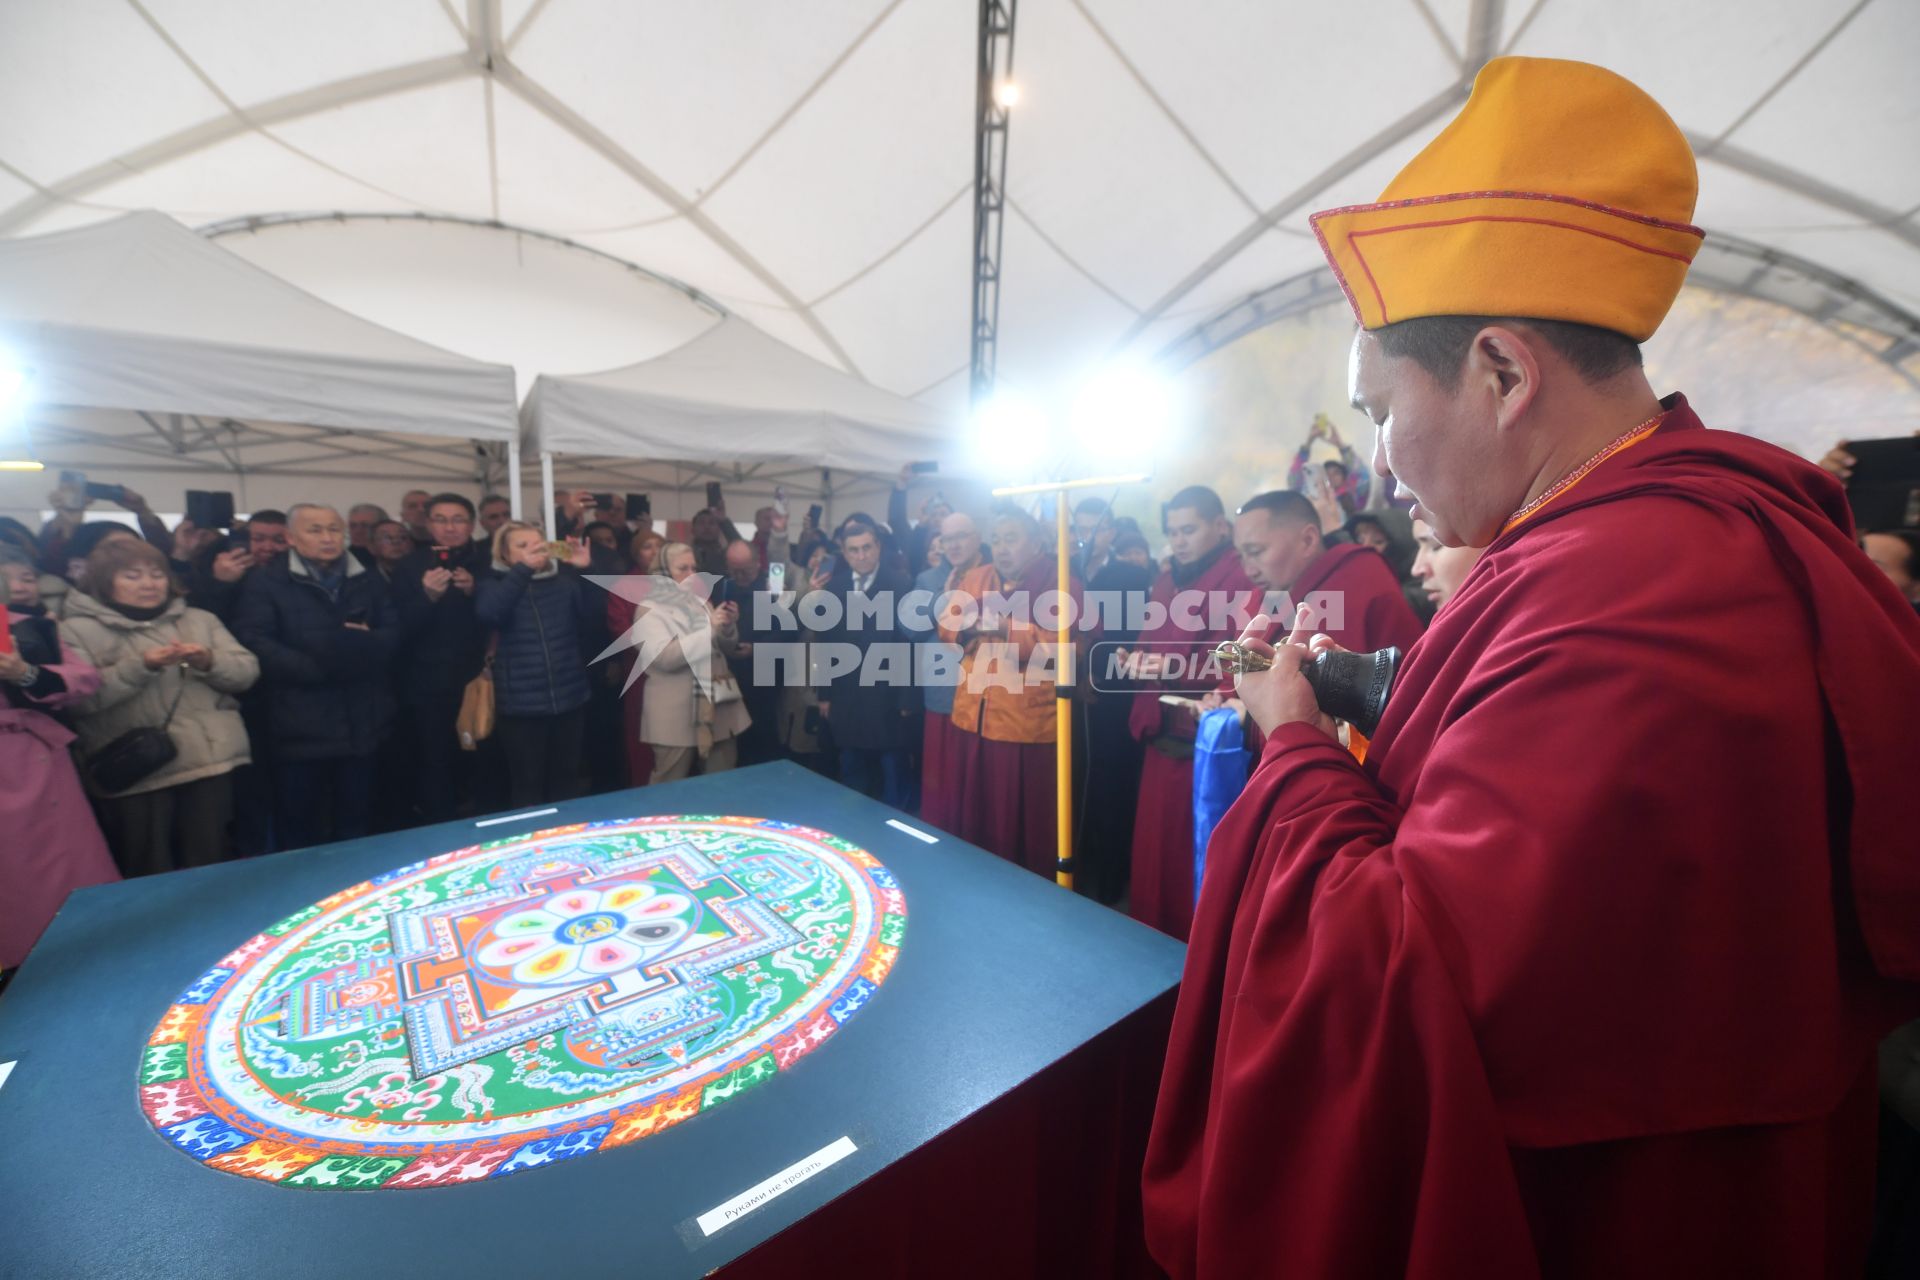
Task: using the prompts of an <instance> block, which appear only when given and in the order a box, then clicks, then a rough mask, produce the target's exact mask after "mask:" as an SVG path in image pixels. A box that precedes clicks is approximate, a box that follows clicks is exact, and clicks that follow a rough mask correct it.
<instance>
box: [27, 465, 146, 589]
mask: <svg viewBox="0 0 1920 1280" xmlns="http://www.w3.org/2000/svg"><path fill="white" fill-rule="evenodd" d="M98 501H106V502H112V503H115V504H116V505H118V506H119V507H120V508H122V509H123V510H126V511H130V512H132V513H133V517H134V519H135V521H136V522H138V524H139V526H140V536H141V537H143V538H145V539H146V540H147V541H148V542H150V543H152V544H153V545H154V546H156V547H158V548H160V550H161V551H163V552H165V551H171V550H172V549H173V534H172V532H171V531H170V530H168V528H167V526H166V524H165V522H164V521H162V520H161V519H160V517H159V516H157V515H155V514H154V513H153V508H151V507H149V506H148V505H147V500H146V499H145V498H144V497H142V496H141V495H140V494H138V493H135V492H134V491H133V490H132V489H129V488H128V487H127V486H125V485H123V484H93V483H89V482H88V480H87V478H86V476H84V475H82V474H81V473H80V472H78V471H62V472H61V473H60V484H59V486H58V487H57V488H55V489H54V490H53V492H51V493H49V494H48V495H47V505H48V506H50V507H52V508H53V518H52V519H51V520H48V521H47V523H46V524H45V525H43V526H42V527H41V529H40V553H41V558H40V567H41V568H42V569H45V570H47V571H49V572H52V573H59V574H65V573H66V572H67V569H68V561H69V560H70V559H72V558H74V557H75V556H76V554H77V556H78V558H80V559H85V558H86V556H87V555H88V554H89V553H91V552H92V550H93V548H92V546H88V547H87V548H86V549H85V550H82V551H79V552H78V553H76V552H74V551H73V550H71V549H69V548H68V546H67V542H68V540H69V539H71V538H72V537H73V535H74V534H76V533H78V532H79V531H80V529H81V526H82V525H84V524H85V523H86V519H87V508H88V507H90V506H92V505H93V504H94V503H95V502H98Z"/></svg>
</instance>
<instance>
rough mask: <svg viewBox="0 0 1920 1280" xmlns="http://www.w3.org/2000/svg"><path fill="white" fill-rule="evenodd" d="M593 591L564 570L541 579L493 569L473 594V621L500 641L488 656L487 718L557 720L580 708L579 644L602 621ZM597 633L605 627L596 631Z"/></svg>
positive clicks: (527, 572)
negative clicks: (494, 715) (490, 664)
mask: <svg viewBox="0 0 1920 1280" xmlns="http://www.w3.org/2000/svg"><path fill="white" fill-rule="evenodd" d="M606 607H607V606H606V601H605V600H604V599H603V598H602V597H601V593H600V589H599V588H598V587H596V586H594V585H593V584H592V583H590V582H588V581H586V580H585V579H584V578H582V577H581V576H580V575H579V573H577V572H575V571H574V569H573V568H572V567H571V566H568V565H561V566H559V568H558V570H557V571H555V572H550V573H548V574H547V575H546V576H545V577H535V576H534V572H533V570H531V569H529V568H528V567H527V566H526V565H523V564H517V565H515V566H513V568H511V569H509V568H507V567H506V566H505V565H502V564H501V563H500V562H499V561H498V560H496V561H494V573H493V574H492V575H491V576H490V577H488V578H486V579H485V580H484V581H482V582H481V583H479V585H478V586H477V587H476V588H475V590H474V593H473V612H474V616H475V617H477V618H478V619H479V620H480V624H481V625H482V626H484V627H487V628H488V629H490V630H493V631H497V632H499V634H500V644H499V647H498V649H496V650H495V652H494V655H493V702H494V710H495V711H497V712H498V713H499V714H501V715H503V716H557V715H560V714H562V713H563V712H567V711H572V710H573V709H575V708H576V707H582V706H585V705H586V703H587V699H588V698H589V697H590V696H591V693H592V690H591V689H590V688H589V687H588V684H587V663H586V659H584V658H583V657H581V654H580V636H581V633H582V632H583V631H584V630H585V629H586V627H587V626H588V624H590V623H598V622H599V620H600V619H601V618H602V617H604V615H605V611H606ZM600 625H603V626H604V625H605V624H604V623H600Z"/></svg>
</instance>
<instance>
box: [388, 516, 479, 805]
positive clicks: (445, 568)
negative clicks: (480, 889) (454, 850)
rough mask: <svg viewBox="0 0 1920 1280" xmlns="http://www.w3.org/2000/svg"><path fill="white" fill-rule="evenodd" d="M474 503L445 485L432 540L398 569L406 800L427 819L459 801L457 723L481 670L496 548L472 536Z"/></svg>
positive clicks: (432, 521) (432, 519)
mask: <svg viewBox="0 0 1920 1280" xmlns="http://www.w3.org/2000/svg"><path fill="white" fill-rule="evenodd" d="M473 519H474V515H473V503H471V502H469V501H468V500H467V499H465V498H463V497H461V496H460V495H459V494H457V493H442V494H439V495H437V496H435V497H434V498H433V500H432V501H431V502H429V503H428V504H427V531H428V532H429V533H430V534H431V535H432V537H433V545H432V546H430V547H425V548H422V549H421V550H418V551H416V552H414V553H413V554H412V555H410V556H408V557H407V558H406V559H405V560H402V561H401V562H400V564H399V567H397V568H396V569H395V570H394V571H393V583H392V591H393V603H394V610H395V612H396V613H397V614H398V615H399V618H400V637H401V638H400V652H399V660H398V661H397V662H396V663H395V664H394V675H395V677H396V680H395V687H396V688H397V690H398V692H399V700H400V727H401V734H400V736H401V737H402V738H403V739H404V748H405V750H404V754H403V757H402V759H401V764H400V767H401V772H402V773H403V774H410V775H411V776H410V777H407V778H403V779H401V780H402V781H406V782H410V783H411V786H410V787H409V788H408V790H409V792H410V794H407V795H406V800H407V801H409V802H410V803H411V806H412V807H413V808H414V809H415V810H416V811H417V813H416V816H417V817H418V819H419V821H421V822H445V821H447V820H448V819H450V818H452V817H453V816H454V813H455V810H456V809H457V808H458V798H459V794H458V793H459V787H458V773H459V766H460V763H461V753H460V745H459V741H458V739H457V737H456V736H455V731H454V723H455V721H457V720H458V719H459V718H460V699H461V697H462V695H463V694H464V693H465V692H466V687H467V682H468V681H470V680H472V679H473V678H474V677H475V676H477V675H479V674H480V665H481V663H482V662H483V661H484V659H485V654H486V647H487V637H486V631H485V629H484V628H483V627H481V625H480V623H479V621H478V620H477V619H476V618H475V617H474V612H473V597H474V590H475V588H476V587H477V585H478V583H479V580H480V579H481V578H484V577H485V576H486V575H487V572H488V563H489V561H490V560H491V558H492V557H491V553H490V552H489V551H488V549H487V547H486V546H485V545H484V544H482V543H477V542H475V541H474V540H473Z"/></svg>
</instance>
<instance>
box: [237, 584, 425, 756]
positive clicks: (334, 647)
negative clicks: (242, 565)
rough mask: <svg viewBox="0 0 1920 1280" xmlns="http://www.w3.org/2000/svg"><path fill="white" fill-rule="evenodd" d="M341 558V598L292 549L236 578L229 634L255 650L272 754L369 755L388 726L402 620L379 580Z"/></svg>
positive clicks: (391, 722) (384, 734)
mask: <svg viewBox="0 0 1920 1280" xmlns="http://www.w3.org/2000/svg"><path fill="white" fill-rule="evenodd" d="M344 559H345V561H346V575H347V576H346V580H345V581H344V582H343V583H342V584H341V587H340V595H339V598H338V599H334V598H332V597H329V596H328V594H327V592H326V591H325V589H324V588H322V587H321V586H320V584H319V582H317V581H316V580H315V579H314V577H313V574H312V573H311V571H310V570H309V569H308V568H307V565H306V562H305V561H304V560H302V559H301V558H300V556H299V555H298V554H297V553H296V552H292V551H289V552H287V553H286V554H285V555H283V556H275V557H274V558H273V559H272V560H271V561H269V562H268V563H267V564H265V565H262V566H260V567H258V568H255V569H253V570H251V571H250V572H249V573H248V574H247V576H246V577H245V578H242V579H241V580H240V599H239V602H238V603H237V604H235V605H234V612H233V634H234V635H235V636H236V637H238V638H239V641H240V643H241V644H244V645H246V646H247V648H249V649H251V650H253V651H254V653H255V654H256V655H258V657H259V659H260V673H261V677H262V679H261V690H262V692H263V693H264V694H265V695H266V703H267V710H266V725H267V731H268V733H269V734H270V735H271V736H272V739H273V741H272V743H271V750H272V753H273V758H274V759H276V760H341V759H345V758H347V757H350V756H365V755H371V754H372V753H373V752H374V750H375V749H376V748H378V747H379V745H380V743H381V740H382V739H384V738H385V737H386V736H387V731H388V730H389V729H390V728H392V726H393V683H392V678H391V674H392V667H393V655H394V649H395V646H396V645H398V643H399V640H400V624H399V620H398V619H397V617H396V616H395V614H394V611H393V604H392V602H391V601H390V600H389V599H388V597H387V584H386V580H385V579H383V578H382V577H381V576H380V575H379V574H377V573H374V572H373V571H371V570H369V569H366V568H363V567H362V566H361V564H360V562H359V561H358V560H355V559H354V558H353V557H352V556H346V557H344ZM349 622H357V623H360V624H361V625H363V626H365V627H366V630H364V631H362V630H358V629H357V628H354V627H349V626H348V625H346V624H347V623H349Z"/></svg>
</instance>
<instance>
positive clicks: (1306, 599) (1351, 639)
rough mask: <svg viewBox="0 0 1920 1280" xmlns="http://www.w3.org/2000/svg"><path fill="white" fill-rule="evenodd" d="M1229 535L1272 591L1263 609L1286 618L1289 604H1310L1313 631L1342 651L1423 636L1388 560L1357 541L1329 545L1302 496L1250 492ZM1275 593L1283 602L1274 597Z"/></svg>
mask: <svg viewBox="0 0 1920 1280" xmlns="http://www.w3.org/2000/svg"><path fill="white" fill-rule="evenodd" d="M1233 540H1234V545H1235V547H1236V548H1237V549H1238V550H1239V552H1240V561H1241V563H1242V565H1244V566H1245V568H1246V570H1247V576H1248V577H1250V578H1251V579H1252V580H1253V582H1254V585H1256V586H1259V587H1263V588H1265V589H1266V590H1267V592H1268V593H1269V598H1268V607H1269V608H1270V609H1271V608H1274V607H1276V604H1277V607H1279V608H1281V609H1282V610H1283V611H1284V615H1285V616H1291V614H1292V612H1293V609H1292V607H1291V605H1295V604H1302V603H1304V604H1307V605H1308V606H1309V607H1310V608H1311V609H1312V610H1313V620H1314V621H1313V625H1314V629H1315V630H1317V631H1319V632H1321V633H1323V634H1325V635H1327V636H1329V637H1330V638H1331V639H1332V640H1333V642H1334V643H1335V644H1337V645H1339V646H1340V647H1341V648H1343V649H1352V650H1353V651H1354V652H1356V653H1370V652H1372V651H1373V650H1375V649H1384V648H1386V647H1387V646H1389V645H1394V646H1397V647H1399V648H1400V649H1401V650H1402V651H1405V650H1406V649H1408V648H1411V647H1412V645H1413V642H1414V641H1415V640H1418V639H1419V638H1420V632H1421V631H1422V630H1423V628H1422V627H1421V625H1420V618H1419V616H1418V615H1417V614H1415V613H1414V611H1413V607H1412V606H1411V605H1409V604H1408V603H1407V597H1406V593H1405V592H1403V591H1402V590H1401V589H1400V580H1399V579H1398V578H1396V577H1395V576H1394V573H1393V569H1392V568H1391V567H1390V566H1389V565H1388V564H1387V562H1386V558H1385V557H1383V556H1382V555H1381V554H1380V553H1379V552H1378V551H1375V550H1374V549H1373V548H1372V547H1364V546H1361V545H1360V544H1358V543H1352V542H1346V543H1341V544H1340V545H1338V546H1331V547H1330V546H1328V545H1327V544H1326V542H1325V540H1324V539H1323V538H1322V536H1321V533H1320V516H1319V513H1318V512H1316V511H1315V510H1314V508H1313V504H1312V503H1311V502H1309V501H1308V500H1307V499H1306V497H1304V496H1303V495H1301V494H1299V493H1296V492H1294V491H1292V490H1290V489H1275V490H1272V491H1270V492H1267V493H1261V494H1256V495H1254V496H1253V497H1252V498H1250V499H1248V500H1247V502H1246V503H1245V505H1243V506H1242V507H1241V508H1240V510H1239V511H1238V512H1237V513H1235V515H1234V520H1233ZM1280 592H1284V593H1285V596H1286V601H1285V602H1276V601H1275V598H1274V596H1275V593H1280Z"/></svg>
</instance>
